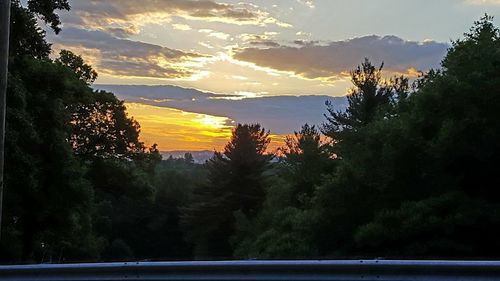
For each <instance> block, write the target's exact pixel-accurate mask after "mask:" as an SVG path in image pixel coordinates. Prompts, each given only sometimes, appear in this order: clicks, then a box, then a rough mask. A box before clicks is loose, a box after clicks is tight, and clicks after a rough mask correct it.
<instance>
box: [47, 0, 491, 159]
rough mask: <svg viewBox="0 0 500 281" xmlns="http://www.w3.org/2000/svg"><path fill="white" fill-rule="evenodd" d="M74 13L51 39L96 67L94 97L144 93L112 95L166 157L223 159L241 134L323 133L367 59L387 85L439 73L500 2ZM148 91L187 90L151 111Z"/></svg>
mask: <svg viewBox="0 0 500 281" xmlns="http://www.w3.org/2000/svg"><path fill="white" fill-rule="evenodd" d="M70 3H71V6H72V9H71V11H69V12H67V13H64V14H62V16H61V18H62V22H63V23H64V26H63V31H62V32H61V33H60V34H59V35H55V34H52V33H51V32H50V31H48V33H49V34H48V35H49V36H48V38H49V41H51V42H53V43H54V49H55V50H56V51H57V50H59V49H68V50H71V51H73V52H75V53H77V54H80V55H82V56H83V58H84V59H85V60H86V61H88V62H89V63H90V64H92V65H93V67H94V68H95V69H96V70H97V71H98V72H99V78H98V80H97V81H96V85H95V87H96V88H99V87H100V85H104V84H106V85H143V87H137V88H135V92H132V93H131V92H130V91H129V92H127V93H121V92H120V90H121V89H115V91H114V92H115V93H116V94H117V95H118V96H119V97H121V98H125V100H126V101H127V102H128V105H127V106H128V111H129V114H130V115H131V116H134V118H136V119H137V120H139V122H140V123H141V127H142V138H143V139H145V140H147V142H157V143H159V145H160V149H161V150H204V149H209V150H211V149H214V148H221V147H222V146H223V144H224V143H225V142H226V141H227V138H228V136H229V135H230V131H231V127H232V126H233V125H234V124H235V123H238V122H252V121H253V120H255V122H261V123H262V125H263V126H264V127H266V128H268V129H270V130H271V131H272V132H273V133H274V134H276V135H285V134H287V133H293V130H294V129H295V130H298V129H299V128H300V126H301V125H302V123H305V122H313V123H314V124H319V123H320V122H321V118H322V116H323V113H324V101H325V100H326V99H327V98H328V97H339V96H344V95H345V94H346V93H347V89H348V88H349V87H350V82H349V71H350V70H351V69H353V68H354V67H356V66H357V65H358V64H359V63H361V62H362V61H363V59H364V58H365V57H368V58H370V59H371V61H372V62H373V63H375V64H380V63H382V62H384V65H385V68H384V69H385V71H386V73H387V75H388V76H390V75H393V74H405V75H407V76H410V77H415V76H416V75H417V74H418V73H419V71H427V70H429V69H431V68H438V67H439V66H440V61H441V59H442V58H443V57H444V55H445V53H446V50H447V49H448V48H449V46H450V42H451V40H455V39H458V38H460V37H461V35H462V34H461V33H462V32H463V30H467V28H468V27H469V26H470V25H471V23H472V22H473V21H474V20H477V19H479V18H480V17H481V16H482V15H484V13H488V14H490V15H493V16H495V15H500V13H499V12H500V1H498V0H439V1H435V0H421V1H415V0H411V1H410V0H378V1H366V0H350V1H347V0H342V1H341V0H253V1H241V0H224V1H222V0H221V1H218V0H199V1H195V0H162V1H156V0H141V1H137V0H100V1H97V0H72V1H70ZM495 21H496V23H497V24H498V18H496V19H495ZM430 27H432V28H430ZM144 85H173V86H178V87H182V88H175V89H174V90H175V91H174V92H172V89H173V88H169V87H164V88H161V90H158V88H156V89H155V90H158V91H157V92H155V95H154V100H151V99H150V97H151V93H150V92H149V91H150V90H152V89H153V88H150V87H145V86H144ZM190 88H191V89H195V90H191V89H190ZM162 91H163V92H162ZM193 91H197V93H202V94H201V100H203V103H200V102H199V100H200V96H199V95H198V96H196V97H194V96H193V97H191V96H192V93H193ZM203 93H210V96H203V95H204V94H203ZM172 96H175V99H174V100H173V101H172V100H170V99H171V97H172ZM276 96H293V97H295V98H294V99H291V98H286V99H279V98H274V97H276ZM310 96H317V97H324V98H317V99H315V100H314V102H313V100H312V99H311V98H309V97H310ZM205 97H206V98H205ZM208 99H210V101H208ZM248 100H255V101H254V102H249V101H248ZM257 100H259V101H257ZM154 101H157V102H154ZM266 102H267V103H266ZM215 105H216V106H215ZM244 106H247V107H244ZM264 106H265V107H266V110H265V111H263V110H262V108H263V107H264ZM234 108H238V111H236V110H234ZM273 108H274V109H273ZM286 109H288V110H294V112H293V114H290V112H287V111H286ZM263 115H265V118H264V117H263ZM301 116H302V117H303V118H300V117H301ZM315 116H316V117H315Z"/></svg>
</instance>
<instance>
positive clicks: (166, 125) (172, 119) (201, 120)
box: [126, 103, 284, 151]
mask: <svg viewBox="0 0 500 281" xmlns="http://www.w3.org/2000/svg"><path fill="white" fill-rule="evenodd" d="M126 107H127V112H128V114H129V116H130V117H133V118H134V119H135V120H137V121H138V122H139V124H140V125H141V134H140V139H141V141H143V142H145V143H146V145H148V146H150V145H152V144H153V143H156V144H158V148H159V149H160V151H173V150H193V151H197V150H216V151H221V150H222V149H223V148H224V146H225V145H226V143H227V142H228V141H229V139H230V137H231V131H232V129H233V126H234V125H235V122H234V121H233V120H231V119H229V118H227V117H222V116H212V115H207V114H199V113H193V112H186V111H182V110H178V109H173V108H167V107H159V106H152V105H146V104H141V103H126ZM270 137H271V144H270V146H269V149H268V150H269V151H274V150H275V149H276V148H277V147H279V146H281V145H282V144H283V139H284V136H281V135H270Z"/></svg>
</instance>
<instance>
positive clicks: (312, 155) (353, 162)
mask: <svg viewBox="0 0 500 281" xmlns="http://www.w3.org/2000/svg"><path fill="white" fill-rule="evenodd" d="M69 8H70V7H69V5H68V3H67V1H63V0H40V1H31V0H30V1H28V2H27V6H26V7H23V6H22V5H21V3H20V1H17V0H16V1H13V4H12V22H11V30H12V37H11V42H10V46H11V49H10V58H9V63H10V65H9V81H8V93H7V133H6V134H7V135H6V161H5V163H6V164H5V166H6V171H5V204H4V215H3V226H2V236H1V240H0V261H1V262H3V263H26V262H67V261H74V260H79V261H82V260H85V261H103V260H105V261H108V260H143V259H193V258H217V259H220V258H317V257H322V258H339V257H368V258H369V257H403V258H409V257H415V258H430V257H440V258H443V257H444V258H458V257H459V258H464V257H467V258H498V252H499V251H500V242H499V240H498V236H499V235H500V214H499V213H498V210H499V209H500V190H499V189H498V186H500V180H499V177H498V175H497V173H498V168H497V167H498V163H499V161H500V119H499V118H498V112H499V111H500V92H499V89H500V76H499V75H498V74H499V73H500V32H499V30H498V29H497V28H496V27H495V26H494V25H493V24H492V20H491V18H490V17H488V16H485V17H484V18H482V19H481V20H480V21H478V22H476V23H475V24H474V26H473V27H472V29H471V30H470V32H468V33H466V34H465V37H464V38H463V39H460V40H457V41H455V42H453V44H452V46H451V48H450V49H449V52H448V54H447V56H446V57H445V58H444V60H443V61H442V68H441V69H439V70H431V71H430V72H428V73H426V74H424V75H423V76H422V77H420V78H418V79H416V80H415V82H414V83H413V85H410V82H409V80H408V79H407V78H405V77H393V78H390V79H385V78H384V77H385V76H384V72H383V65H381V66H380V67H376V66H374V65H373V64H372V63H371V62H370V61H369V60H368V59H366V60H365V61H364V62H362V64H361V65H360V66H359V67H357V68H356V69H354V70H353V71H352V72H351V79H352V82H353V85H354V87H353V88H352V90H351V92H350V94H349V95H348V97H347V99H348V108H347V109H346V110H345V111H337V109H335V108H333V106H332V105H331V104H327V105H326V111H327V114H326V115H325V123H324V124H321V126H320V127H316V126H313V125H308V124H305V125H304V126H302V128H301V129H300V130H299V131H298V132H295V133H294V134H293V135H291V136H289V137H288V138H287V139H286V141H285V145H284V147H282V148H280V149H279V150H278V152H279V153H277V154H276V155H272V154H270V153H269V152H268V144H269V142H270V138H269V132H268V131H266V130H265V129H264V128H262V127H261V126H260V125H259V124H238V125H237V126H236V127H235V128H234V129H233V134H232V137H231V139H230V141H229V142H228V144H227V145H226V147H225V149H224V150H223V151H222V152H215V153H214V155H213V157H212V158H211V159H210V160H209V161H207V162H206V163H205V164H198V163H195V162H194V159H193V157H192V155H190V154H189V153H187V154H186V155H185V156H184V158H179V159H174V158H172V157H170V158H169V159H166V160H162V159H161V156H160V153H159V151H158V148H157V147H156V145H153V146H152V147H150V148H147V147H146V146H145V145H144V144H143V143H142V142H140V140H139V135H140V126H139V124H138V122H137V121H135V120H134V119H132V118H130V117H128V116H127V114H126V107H125V104H124V102H123V101H121V100H119V99H117V98H116V97H115V95H114V94H112V93H108V92H103V91H94V90H93V89H92V88H91V84H92V83H93V82H94V81H95V79H96V77H97V73H96V72H95V71H94V70H93V69H92V67H91V66H90V65H88V64H86V63H85V62H84V60H83V59H82V58H81V57H80V56H78V55H76V54H73V53H71V52H69V51H62V52H61V53H60V54H59V57H58V58H56V59H54V60H52V59H50V58H49V54H50V52H51V47H50V44H48V43H47V42H46V41H45V32H44V31H43V30H42V29H41V28H40V27H39V26H38V24H37V18H39V19H41V20H42V21H45V22H46V23H47V24H49V25H50V26H51V28H52V29H53V30H54V31H55V32H58V31H59V30H60V27H59V25H60V22H59V18H58V16H57V14H56V13H55V12H57V10H61V9H69ZM318 114H321V112H318Z"/></svg>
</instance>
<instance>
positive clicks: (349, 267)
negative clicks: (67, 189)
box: [0, 260, 500, 281]
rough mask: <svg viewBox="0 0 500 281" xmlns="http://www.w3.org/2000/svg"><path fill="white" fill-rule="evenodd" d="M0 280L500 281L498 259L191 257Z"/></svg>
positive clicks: (2, 272) (17, 268)
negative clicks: (183, 260) (227, 259)
mask: <svg viewBox="0 0 500 281" xmlns="http://www.w3.org/2000/svg"><path fill="white" fill-rule="evenodd" d="M0 280H1V281H4V280H9V281H10V280H16V281H17V280H19V281H28V280H29V281H31V280H51V281H54V280H66V281H73V280H78V281H84V280H94V281H95V280H103V281H104V280H176V281H180V280H191V281H193V280H203V281H216V280H217V281H229V280H246V281H250V280H252V281H258V280H269V281H271V280H272V281H277V280H287V281H297V280H301V281H306V280H307V281H320V280H321V281H322V280H342V281H350V280H364V281H371V280H378V281H380V280H391V281H396V280H401V281H402V280H426V281H429V280H500V262H499V261H411V260H408V261H401V260H335V261H322V260H318V261H312V260H308V261H253V260H251V261H192V262H126V263H95V264H92V263H89V264H41V265H13V266H11V265H8V266H0Z"/></svg>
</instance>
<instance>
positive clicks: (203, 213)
mask: <svg viewBox="0 0 500 281" xmlns="http://www.w3.org/2000/svg"><path fill="white" fill-rule="evenodd" d="M269 142H270V139H269V133H268V132H266V131H265V130H264V128H261V126H260V125H259V124H251V125H247V124H244V125H242V124H238V126H237V127H236V128H235V129H234V130H233V134H232V137H231V140H230V141H229V143H228V144H227V145H226V147H225V149H224V152H223V153H218V152H216V153H215V154H214V156H213V157H212V158H211V159H210V160H209V161H208V163H207V164H206V166H207V169H208V173H209V174H208V181H207V183H206V184H204V185H202V186H200V187H198V188H197V189H196V190H195V191H194V198H193V202H192V204H191V205H190V206H189V208H188V209H187V210H186V211H185V214H184V224H185V225H186V226H187V228H188V232H189V233H188V234H189V239H190V241H192V242H193V243H194V244H195V246H196V249H195V251H196V252H195V254H196V255H197V256H199V257H226V258H227V257H231V256H232V254H233V248H232V246H231V243H230V237H231V236H232V235H233V234H234V230H235V218H234V213H235V212H237V211H240V212H241V213H242V214H243V215H244V216H246V217H248V218H252V217H254V216H255V215H256V214H257V213H258V211H259V210H260V208H261V205H262V203H263V201H264V196H265V189H264V186H265V175H264V173H265V171H266V169H267V168H268V165H269V161H270V159H271V156H269V155H266V154H265V152H266V148H267V146H268V144H269Z"/></svg>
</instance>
